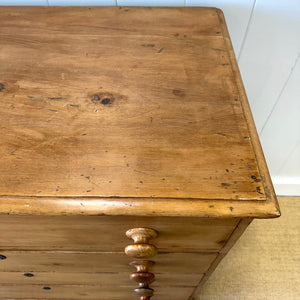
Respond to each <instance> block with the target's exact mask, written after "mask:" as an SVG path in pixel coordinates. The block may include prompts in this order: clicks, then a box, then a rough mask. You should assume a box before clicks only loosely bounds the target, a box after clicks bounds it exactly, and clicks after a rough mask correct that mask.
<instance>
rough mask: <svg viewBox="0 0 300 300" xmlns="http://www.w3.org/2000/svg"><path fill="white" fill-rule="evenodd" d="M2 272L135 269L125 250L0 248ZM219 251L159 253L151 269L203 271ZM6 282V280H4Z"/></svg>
mask: <svg viewBox="0 0 300 300" xmlns="http://www.w3.org/2000/svg"><path fill="white" fill-rule="evenodd" d="M0 254H1V255H3V256H5V257H6V259H2V260H0V272H18V273H20V274H23V273H27V272H29V273H32V272H58V273H125V274H126V275H125V276H127V278H129V274H130V273H131V272H133V271H134V268H133V267H132V266H129V262H130V261H131V260H132V259H130V258H128V257H127V256H126V255H125V254H124V253H122V252H121V253H105V252H103V253H101V252H100V253H73V252H70V253H65V252H64V253H61V252H35V251H32V252H31V251H24V252H16V251H1V252H0ZM216 256H217V254H216V253H158V254H157V255H156V256H155V257H154V261H155V265H154V266H153V267H152V268H151V272H153V273H155V275H157V274H163V273H166V274H190V273H195V274H202V273H204V272H206V270H207V269H208V267H209V266H210V264H211V263H212V262H213V260H214V259H215V258H216ZM1 282H3V281H1Z"/></svg>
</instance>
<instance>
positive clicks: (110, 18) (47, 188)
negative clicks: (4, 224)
mask: <svg viewBox="0 0 300 300" xmlns="http://www.w3.org/2000/svg"><path fill="white" fill-rule="evenodd" d="M0 65H1V68H0V99H1V102H0V128H1V141H0V170H1V173H0V195H2V197H1V199H4V200H7V201H8V200H9V199H10V200H11V201H12V202H13V201H15V200H18V199H19V200H20V201H21V199H25V198H26V197H27V198H28V197H29V198H30V197H31V199H36V198H38V199H60V200H61V199H70V198H73V199H74V198H80V199H94V200H97V199H104V200H107V199H108V198H110V199H111V200H113V199H115V200H116V199H119V198H124V199H129V198H130V199H135V201H138V200H139V199H140V200H141V201H147V199H150V200H151V201H152V203H155V201H156V199H157V201H158V200H159V199H169V200H170V201H172V200H176V199H180V200H183V199H190V200H193V199H195V200H197V201H201V200H217V201H235V202H244V201H245V202H247V203H251V202H253V203H258V202H259V203H264V202H268V201H269V199H268V198H274V193H273V192H272V185H271V183H270V180H269V175H268V173H267V170H266V168H265V162H264V160H263V156H262V153H261V149H260V146H259V141H258V138H257V135H256V132H255V128H254V125H253V121H252V119H251V113H250V112H249V107H248V103H247V100H246V98H245V95H244V91H243V87H242V83H241V80H240V77H239V74H238V70H237V67H236V62H235V59H234V57H233V52H232V46H231V44H230V40H229V36H228V33H227V29H226V26H225V23H224V19H223V15H222V13H221V12H220V11H219V10H217V9H214V8H135V7H128V8H121V7H120V8H118V7H114V8H112V7H98V8H96V7H90V8H88V7H83V8H79V7H77V8H74V7H69V8H48V7H44V8H42V7H39V8H38V7H27V8H25V7H22V8H21V7H3V8H1V10H0ZM251 128H252V129H251ZM256 144H257V145H256ZM258 160H261V161H260V163H259V164H258ZM261 164H262V165H263V167H261V166H258V165H261ZM43 197H44V198H43ZM88 197H89V198H88ZM273 200H274V199H273ZM273 200H272V201H273ZM186 201H187V200H186ZM183 203H184V202H183ZM264 205H266V203H265V204H264Z"/></svg>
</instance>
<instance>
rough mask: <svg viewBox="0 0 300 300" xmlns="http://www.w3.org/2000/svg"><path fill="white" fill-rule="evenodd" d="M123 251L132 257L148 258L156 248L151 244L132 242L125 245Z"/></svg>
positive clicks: (155, 251)
mask: <svg viewBox="0 0 300 300" xmlns="http://www.w3.org/2000/svg"><path fill="white" fill-rule="evenodd" d="M125 253H126V255H128V256H131V257H134V258H150V257H153V256H154V255H155V254H156V253H157V249H156V247H155V246H154V245H151V244H132V245H128V246H126V247H125Z"/></svg>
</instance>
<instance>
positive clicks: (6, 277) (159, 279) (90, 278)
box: [0, 271, 202, 291]
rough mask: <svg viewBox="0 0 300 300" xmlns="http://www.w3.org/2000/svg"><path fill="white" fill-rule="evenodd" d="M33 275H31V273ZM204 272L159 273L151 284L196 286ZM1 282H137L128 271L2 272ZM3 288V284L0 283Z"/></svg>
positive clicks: (89, 283) (103, 283) (51, 283)
mask: <svg viewBox="0 0 300 300" xmlns="http://www.w3.org/2000/svg"><path fill="white" fill-rule="evenodd" d="M24 274H26V275H27V276H28V274H32V275H33V276H32V277H26V275H24ZM29 276H31V275H29ZM201 276H202V274H200V273H193V274H188V273H187V274H184V275H182V274H180V273H179V274H174V273H173V274H168V273H158V274H155V278H156V280H155V281H154V282H153V283H152V284H151V286H152V287H154V288H155V287H158V286H161V287H163V286H174V285H178V286H186V287H195V286H196V285H197V283H198V282H199V280H200V279H201ZM0 281H1V284H21V285H23V284H33V285H35V284H50V285H82V284H85V285H105V286H111V288H112V289H113V287H112V286H114V285H115V284H116V283H118V284H119V285H121V286H122V285H123V286H124V285H128V286H130V284H132V286H130V288H129V289H128V290H129V291H131V290H132V289H133V288H135V287H136V286H135V284H134V283H133V282H131V280H129V275H128V273H113V272H111V273H99V272H98V273H86V272H85V273H78V272H75V273H69V272H55V271H53V272H47V271H46V272H32V273H30V272H27V273H25V272H17V271H16V272H0ZM0 288H1V285H0Z"/></svg>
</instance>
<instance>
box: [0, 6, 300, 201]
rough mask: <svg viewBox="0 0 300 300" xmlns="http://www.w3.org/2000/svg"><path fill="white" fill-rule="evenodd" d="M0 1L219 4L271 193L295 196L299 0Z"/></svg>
mask: <svg viewBox="0 0 300 300" xmlns="http://www.w3.org/2000/svg"><path fill="white" fill-rule="evenodd" d="M0 5H122V6H125V5H144V6H215V7H219V8H221V9H222V10H223V11H224V14H225V17H226V21H227V25H228V28H229V32H230V34H231V38H232V42H233V46H234V50H235V53H236V56H237V58H238V63H239V66H240V70H241V73H242V77H243V80H244V84H245V88H246V91H247V94H248V98H249V101H250V105H251V109H252V112H253V115H254V120H255V123H256V126H257V130H258V132H259V135H260V138H261V142H262V146H263V149H264V152H265V156H266V159H267V163H268V166H269V169H270V173H271V176H272V179H273V182H274V184H275V189H276V192H277V194H279V195H300V62H299V50H300V0H284V1H282V0H210V1H209V0H0ZM0 9H1V8H0Z"/></svg>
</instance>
